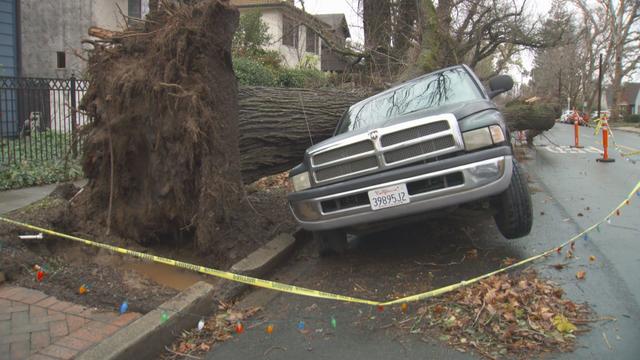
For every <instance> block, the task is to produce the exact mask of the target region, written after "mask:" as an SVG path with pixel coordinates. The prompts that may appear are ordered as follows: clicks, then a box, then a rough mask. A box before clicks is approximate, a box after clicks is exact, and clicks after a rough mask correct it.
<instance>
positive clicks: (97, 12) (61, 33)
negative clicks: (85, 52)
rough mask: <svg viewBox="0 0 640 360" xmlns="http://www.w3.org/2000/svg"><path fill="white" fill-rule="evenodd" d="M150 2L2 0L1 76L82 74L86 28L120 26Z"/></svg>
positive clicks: (59, 76) (53, 76)
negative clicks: (124, 16) (82, 55)
mask: <svg viewBox="0 0 640 360" xmlns="http://www.w3.org/2000/svg"><path fill="white" fill-rule="evenodd" d="M148 9H149V0H64V1H60V0H58V1H50V0H47V1H43V0H0V31H1V35H2V36H0V64H1V65H2V66H1V67H0V76H24V77H47V78H67V77H69V76H71V75H76V76H78V77H79V76H81V73H82V71H83V69H84V62H83V61H82V60H81V59H80V58H78V57H77V56H75V54H76V52H77V51H78V50H80V49H82V44H81V40H82V38H86V37H87V29H88V28H89V27H90V26H99V27H104V28H108V29H116V30H117V29H120V28H121V27H122V25H123V22H124V18H123V16H122V14H121V13H120V11H121V10H122V13H123V14H124V15H128V16H132V17H142V16H144V15H145V14H146V13H147V12H148Z"/></svg>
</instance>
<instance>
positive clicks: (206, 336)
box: [163, 303, 262, 359]
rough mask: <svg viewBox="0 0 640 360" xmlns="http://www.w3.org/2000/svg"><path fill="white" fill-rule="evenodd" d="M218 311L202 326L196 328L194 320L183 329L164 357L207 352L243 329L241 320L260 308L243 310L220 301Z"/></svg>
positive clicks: (179, 357) (187, 355)
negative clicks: (189, 326)
mask: <svg viewBox="0 0 640 360" xmlns="http://www.w3.org/2000/svg"><path fill="white" fill-rule="evenodd" d="M218 310H219V311H218V313H217V314H216V315H214V316H212V317H210V318H209V319H208V320H206V321H205V322H204V327H202V329H198V326H197V324H196V322H194V328H193V329H192V330H185V331H183V332H182V335H180V337H179V338H178V339H177V340H176V341H174V343H173V344H172V345H171V347H167V348H166V349H167V352H166V353H165V354H164V356H163V358H164V359H183V358H185V357H190V358H192V357H193V356H197V355H203V354H204V353H206V352H208V351H209V350H210V349H211V347H213V346H214V345H215V344H216V343H221V342H224V341H227V340H229V339H231V338H232V337H233V335H234V334H240V333H242V332H244V331H245V326H246V325H243V321H246V320H247V319H249V318H251V317H252V316H254V315H255V314H256V313H258V312H259V311H260V310H262V309H261V308H259V307H253V308H248V309H243V310H237V309H235V310H234V309H233V308H232V307H231V306H230V305H228V304H225V303H220V305H219V306H218Z"/></svg>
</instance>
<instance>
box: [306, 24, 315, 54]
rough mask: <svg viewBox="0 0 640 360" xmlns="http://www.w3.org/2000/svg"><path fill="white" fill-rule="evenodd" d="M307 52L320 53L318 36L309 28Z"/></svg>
mask: <svg viewBox="0 0 640 360" xmlns="http://www.w3.org/2000/svg"><path fill="white" fill-rule="evenodd" d="M307 52H309V53H312V54H317V53H318V34H316V33H315V31H313V30H311V29H310V28H307Z"/></svg>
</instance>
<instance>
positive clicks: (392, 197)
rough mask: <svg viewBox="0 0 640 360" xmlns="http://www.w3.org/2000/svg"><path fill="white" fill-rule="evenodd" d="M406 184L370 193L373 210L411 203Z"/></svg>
mask: <svg viewBox="0 0 640 360" xmlns="http://www.w3.org/2000/svg"><path fill="white" fill-rule="evenodd" d="M409 201H410V200H409V193H408V192H407V185H406V184H398V185H392V186H387V187H383V188H380V189H375V190H371V191H369V202H370V203H371V209H372V210H380V209H385V208H390V207H394V206H398V205H402V204H408V203H409Z"/></svg>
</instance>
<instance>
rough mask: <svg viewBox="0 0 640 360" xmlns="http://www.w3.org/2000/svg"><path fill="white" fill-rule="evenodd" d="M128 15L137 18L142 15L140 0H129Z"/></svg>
mask: <svg viewBox="0 0 640 360" xmlns="http://www.w3.org/2000/svg"><path fill="white" fill-rule="evenodd" d="M129 16H131V17H134V18H138V19H139V18H141V17H142V0H129Z"/></svg>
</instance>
